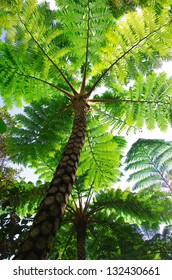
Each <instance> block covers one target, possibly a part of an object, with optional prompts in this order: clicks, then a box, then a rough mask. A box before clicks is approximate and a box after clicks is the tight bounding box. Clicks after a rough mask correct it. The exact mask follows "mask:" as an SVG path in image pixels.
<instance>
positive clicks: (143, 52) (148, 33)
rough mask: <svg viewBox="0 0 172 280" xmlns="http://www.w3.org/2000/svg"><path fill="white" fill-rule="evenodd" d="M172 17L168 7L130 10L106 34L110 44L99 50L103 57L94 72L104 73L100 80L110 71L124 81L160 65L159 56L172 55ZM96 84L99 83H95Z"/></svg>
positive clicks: (94, 67)
mask: <svg viewBox="0 0 172 280" xmlns="http://www.w3.org/2000/svg"><path fill="white" fill-rule="evenodd" d="M170 30H171V17H170V14H169V11H168V9H167V10H166V9H164V10H163V13H161V14H160V15H157V14H156V13H154V12H153V10H152V9H150V8H145V9H143V10H140V12H131V13H128V14H127V15H126V16H125V17H123V18H121V19H119V22H118V25H117V26H116V27H115V28H114V27H112V28H111V29H110V30H109V31H108V32H107V34H106V38H107V41H106V46H104V47H102V48H101V50H100V51H99V54H100V60H99V62H97V64H96V65H94V66H93V68H92V74H93V75H97V74H99V73H100V72H102V76H100V79H101V78H102V77H103V76H104V75H105V74H106V73H108V72H109V71H111V72H110V74H111V75H113V76H114V77H118V79H119V80H120V81H121V82H126V81H127V79H128V76H130V78H135V76H136V75H137V73H138V70H139V71H142V72H143V73H145V72H146V69H147V67H149V68H152V67H158V66H159V65H160V63H161V61H160V60H159V58H160V57H161V58H165V57H169V55H170V53H171V43H170V42H169V40H168V39H167V40H166V37H167V34H169V36H168V37H169V38H170V37H171V36H170V32H171V31H170ZM95 85H96V84H95Z"/></svg>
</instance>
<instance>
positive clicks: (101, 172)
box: [77, 118, 125, 190]
mask: <svg viewBox="0 0 172 280" xmlns="http://www.w3.org/2000/svg"><path fill="white" fill-rule="evenodd" d="M88 128H89V129H88V135H87V141H86V144H85V146H84V150H83V151H82V153H81V159H80V165H79V168H78V171H77V174H78V175H82V174H84V173H86V178H85V186H90V185H92V184H93V185H94V189H95V190H98V189H101V188H104V187H107V186H110V185H111V184H112V183H114V182H115V181H117V179H118V177H119V175H120V173H119V171H118V167H119V166H120V159H121V155H122V150H123V148H124V146H125V143H124V142H125V141H123V139H122V137H114V136H113V135H112V134H110V133H108V126H107V125H103V124H100V123H98V122H96V119H95V118H94V119H92V120H91V121H90V122H89V124H88ZM105 142H106V145H105Z"/></svg>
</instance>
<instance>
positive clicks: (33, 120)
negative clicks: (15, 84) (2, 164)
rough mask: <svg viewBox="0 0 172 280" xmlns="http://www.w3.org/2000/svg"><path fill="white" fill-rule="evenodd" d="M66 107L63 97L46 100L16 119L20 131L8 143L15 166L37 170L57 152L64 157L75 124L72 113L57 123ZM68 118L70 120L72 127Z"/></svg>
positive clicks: (13, 133) (28, 108)
mask: <svg viewBox="0 0 172 280" xmlns="http://www.w3.org/2000/svg"><path fill="white" fill-rule="evenodd" d="M45 104H46V105H45ZM65 105H66V100H65V99H64V98H63V97H62V96H58V98H57V96H56V97H54V98H53V99H52V100H47V99H42V100H41V101H39V102H35V103H32V105H31V106H27V107H25V110H24V114H18V115H16V127H15V128H13V130H12V131H11V135H12V137H9V139H8V148H9V150H10V152H11V155H12V156H11V158H12V160H13V161H14V162H17V163H23V164H25V165H27V164H32V166H34V165H35V166H37V162H39V161H41V160H42V161H45V159H46V157H47V156H50V155H52V154H54V153H56V151H59V153H61V147H62V146H63V141H64V140H66V137H67V136H68V135H69V133H70V128H71V121H72V119H71V117H70V116H71V112H70V111H65V112H62V113H61V115H60V117H59V118H58V120H57V119H56V115H57V113H58V112H59V111H61V108H63V106H65ZM66 118H68V119H69V123H68V124H67V123H66ZM70 120H71V121H70ZM52 127H53V129H52ZM61 127H63V132H64V131H66V133H65V136H64V134H63V133H62V131H61ZM54 128H55V129H54ZM45 147H46V149H45Z"/></svg>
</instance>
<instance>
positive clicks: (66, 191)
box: [14, 99, 88, 260]
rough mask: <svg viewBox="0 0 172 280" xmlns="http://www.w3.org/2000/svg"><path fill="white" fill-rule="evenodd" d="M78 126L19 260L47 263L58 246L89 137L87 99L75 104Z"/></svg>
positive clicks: (75, 119)
mask: <svg viewBox="0 0 172 280" xmlns="http://www.w3.org/2000/svg"><path fill="white" fill-rule="evenodd" d="M73 110H74V123H73V128H72V133H71V136H70V138H69V141H68V143H67V145H66V147H65V150H64V153H63V155H62V158H61V160H60V163H59V165H58V166H57V168H56V171H55V174H54V177H53V179H52V181H51V183H50V188H49V190H48V192H47V195H46V197H45V198H44V199H43V201H42V202H41V205H40V208H39V210H38V212H37V214H36V216H35V218H34V221H33V225H32V228H31V230H30V232H29V234H28V237H27V239H26V240H25V241H24V243H23V244H22V245H21V248H20V250H19V252H18V253H17V255H16V256H15V257H14V259H16V260H46V259H48V257H49V254H50V251H51V249H52V247H53V244H54V239H55V235H56V232H57V230H58V229H59V227H60V224H61V220H62V217H63V214H64V211H65V209H66V206H67V203H68V198H69V195H70V193H71V190H72V186H73V183H74V181H75V173H76V170H77V166H78V162H79V157H80V153H81V150H82V147H83V145H84V142H85V135H86V115H87V111H88V105H87V103H86V101H85V100H84V99H75V100H74V102H73Z"/></svg>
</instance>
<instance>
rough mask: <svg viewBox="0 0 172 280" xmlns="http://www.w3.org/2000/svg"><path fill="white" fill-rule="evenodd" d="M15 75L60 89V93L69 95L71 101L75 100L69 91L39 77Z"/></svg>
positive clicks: (22, 74)
mask: <svg viewBox="0 0 172 280" xmlns="http://www.w3.org/2000/svg"><path fill="white" fill-rule="evenodd" d="M15 74H17V75H20V76H23V77H26V78H31V79H34V80H37V81H39V82H42V83H45V84H47V85H49V86H51V87H54V88H56V89H58V90H59V91H61V92H63V93H64V94H65V95H67V96H68V97H69V99H70V100H71V99H73V95H72V94H70V93H69V92H68V91H66V90H64V89H62V88H60V87H58V86H56V85H54V84H52V83H50V82H48V81H45V80H43V79H41V78H38V77H35V76H32V75H28V74H24V73H19V72H15Z"/></svg>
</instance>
